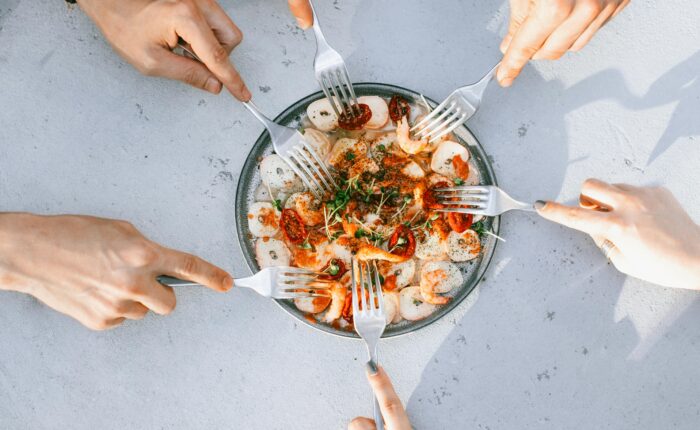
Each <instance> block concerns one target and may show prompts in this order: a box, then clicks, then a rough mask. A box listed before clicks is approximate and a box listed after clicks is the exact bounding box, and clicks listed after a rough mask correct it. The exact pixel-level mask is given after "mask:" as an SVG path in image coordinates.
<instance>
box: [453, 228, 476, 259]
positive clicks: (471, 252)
mask: <svg viewBox="0 0 700 430" xmlns="http://www.w3.org/2000/svg"><path fill="white" fill-rule="evenodd" d="M480 252H481V242H480V240H479V234H478V233H477V232H475V231H474V230H466V231H465V232H464V233H457V232H456V231H452V232H450V234H449V235H448V236H447V256H448V257H449V258H450V260H452V261H469V260H472V259H474V258H476V257H478V256H479V253H480Z"/></svg>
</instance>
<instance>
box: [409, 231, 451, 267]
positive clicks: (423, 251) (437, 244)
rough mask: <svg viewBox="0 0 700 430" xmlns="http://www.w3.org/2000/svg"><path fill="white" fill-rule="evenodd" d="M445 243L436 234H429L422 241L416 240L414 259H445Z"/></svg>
mask: <svg viewBox="0 0 700 430" xmlns="http://www.w3.org/2000/svg"><path fill="white" fill-rule="evenodd" d="M446 252H447V250H446V249H445V242H444V241H443V240H442V239H441V238H440V236H438V234H437V233H435V232H431V233H430V234H428V235H427V236H426V237H425V239H424V240H423V241H420V240H416V254H415V255H416V257H418V258H420V259H421V260H441V259H443V258H445V253H446Z"/></svg>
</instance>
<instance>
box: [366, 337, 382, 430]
mask: <svg viewBox="0 0 700 430" xmlns="http://www.w3.org/2000/svg"><path fill="white" fill-rule="evenodd" d="M378 343H379V342H377V344H375V345H374V348H368V352H369V359H370V360H372V361H374V363H375V364H377V365H378V364H379V351H378V349H379V348H378V347H379V345H378ZM372 398H373V399H374V402H373V407H372V415H373V416H374V423H375V425H376V427H377V430H384V417H382V410H381V408H380V407H379V400H377V396H376V395H374V393H372Z"/></svg>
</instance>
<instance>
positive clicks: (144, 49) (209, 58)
mask: <svg viewBox="0 0 700 430" xmlns="http://www.w3.org/2000/svg"><path fill="white" fill-rule="evenodd" d="M78 4H80V7H81V8H82V9H83V10H84V11H85V13H86V14H87V15H88V16H90V18H91V19H92V20H93V21H95V23H96V24H97V26H98V27H99V28H100V30H102V33H103V34H104V35H105V37H106V38H107V40H108V41H109V42H110V43H111V44H112V46H113V47H114V49H115V50H116V51H117V52H118V53H119V54H120V55H121V56H122V57H124V58H125V59H126V60H127V61H128V62H129V63H131V64H132V65H133V66H134V67H136V68H137V69H138V70H139V71H140V72H141V73H143V74H145V75H149V76H161V77H164V78H169V79H176V80H179V81H182V82H185V83H187V84H190V85H192V86H194V87H197V88H201V89H203V90H206V91H209V92H210V93H214V94H218V93H219V92H220V91H221V85H222V83H223V86H225V87H226V88H227V89H228V90H229V91H230V92H231V94H233V95H234V96H235V97H236V98H237V99H239V100H241V101H248V100H250V97H251V96H250V91H248V88H246V86H245V84H244V83H243V79H241V76H240V75H239V74H238V71H236V68H235V67H233V65H232V64H231V62H230V61H229V54H231V51H233V48H235V47H236V46H237V45H238V44H239V43H241V40H242V38H243V35H242V33H241V30H239V29H238V27H236V24H234V23H233V21H231V18H229V17H228V15H226V13H225V12H224V11H223V9H221V7H220V6H219V5H218V3H216V1H215V0H78ZM179 37H181V38H182V39H184V40H185V41H186V42H187V43H189V45H190V47H191V49H192V51H193V52H194V53H195V54H197V56H198V57H199V58H200V59H201V60H202V61H203V62H204V64H202V63H200V62H198V61H195V60H192V59H190V58H185V57H183V56H180V55H177V54H174V53H173V52H172V49H173V48H175V47H176V46H177V43H178V38H179Z"/></svg>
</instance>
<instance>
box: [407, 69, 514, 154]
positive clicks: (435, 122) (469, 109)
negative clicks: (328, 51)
mask: <svg viewBox="0 0 700 430" xmlns="http://www.w3.org/2000/svg"><path fill="white" fill-rule="evenodd" d="M500 65H501V63H500V62H498V64H496V65H495V66H493V67H492V68H491V70H489V72H488V73H487V74H485V75H484V77H483V78H481V79H480V80H479V81H478V82H476V83H474V84H471V85H466V86H464V87H461V88H457V89H456V90H454V91H453V92H452V94H450V95H449V96H447V98H446V99H445V100H444V101H443V102H442V103H440V104H439V105H437V107H436V108H435V109H433V111H432V112H430V114H428V115H427V116H426V117H425V118H423V119H422V120H420V121H418V123H416V125H414V126H413V127H411V130H410V131H411V132H412V133H414V136H415V137H416V139H428V142H429V143H430V142H432V141H435V140H437V139H439V138H440V137H442V136H444V135H446V134H447V133H450V132H451V131H452V130H454V129H455V128H457V127H459V126H460V125H462V124H464V123H465V122H466V121H467V120H468V119H469V118H471V117H472V115H474V113H476V110H477V109H479V105H480V104H481V97H482V96H483V95H484V91H485V90H486V87H487V86H488V84H489V82H491V79H493V75H494V73H495V72H496V69H498V66H500Z"/></svg>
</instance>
